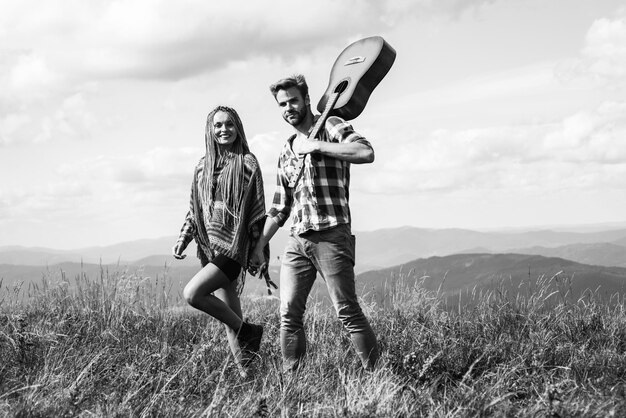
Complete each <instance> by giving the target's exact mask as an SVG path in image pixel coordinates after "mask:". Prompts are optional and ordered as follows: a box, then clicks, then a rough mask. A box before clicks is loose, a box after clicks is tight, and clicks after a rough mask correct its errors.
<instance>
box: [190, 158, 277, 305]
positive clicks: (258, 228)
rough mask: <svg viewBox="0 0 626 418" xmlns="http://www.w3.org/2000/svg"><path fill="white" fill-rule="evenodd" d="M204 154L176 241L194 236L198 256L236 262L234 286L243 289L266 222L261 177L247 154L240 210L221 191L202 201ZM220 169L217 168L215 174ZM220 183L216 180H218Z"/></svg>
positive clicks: (196, 172) (197, 168) (192, 185)
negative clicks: (238, 270) (237, 270)
mask: <svg viewBox="0 0 626 418" xmlns="http://www.w3.org/2000/svg"><path fill="white" fill-rule="evenodd" d="M203 168H204V157H202V158H201V159H200V161H199V162H198V165H197V166H196V169H195V173H194V178H193V181H192V183H191V199H190V204H189V212H188V213H187V216H186V218H185V223H184V225H183V228H182V229H181V233H180V237H179V238H178V241H179V242H180V241H182V242H183V243H184V245H185V246H186V245H187V244H189V242H191V240H192V239H195V241H196V244H197V245H198V258H200V260H205V261H211V260H212V259H213V257H214V255H215V254H222V255H225V256H227V257H230V258H232V259H233V260H235V261H237V262H238V263H239V264H241V266H242V271H241V275H240V277H239V278H238V279H237V283H236V287H237V291H238V293H241V291H242V290H243V285H244V282H245V276H246V270H247V268H248V262H249V257H250V255H251V253H252V250H253V249H254V247H255V245H256V243H257V241H258V239H259V237H260V235H261V232H262V230H263V225H264V221H265V195H264V193H263V177H262V175H261V169H260V167H259V163H258V161H257V159H256V157H255V156H254V155H253V154H251V153H249V154H246V155H245V158H244V187H243V196H242V199H243V200H242V205H241V209H240V210H239V213H234V212H233V209H232V208H229V207H227V206H226V204H225V202H224V201H223V200H222V193H221V191H220V190H219V187H218V189H217V190H216V191H215V193H214V198H213V202H203V201H202V199H201V198H200V191H199V188H200V187H201V179H202V174H203V173H202V172H203ZM220 172H221V170H216V172H215V173H214V175H215V177H216V178H217V176H219V174H220ZM217 183H219V182H217ZM268 250H269V247H266V248H265V256H266V261H268V260H269V251H268Z"/></svg>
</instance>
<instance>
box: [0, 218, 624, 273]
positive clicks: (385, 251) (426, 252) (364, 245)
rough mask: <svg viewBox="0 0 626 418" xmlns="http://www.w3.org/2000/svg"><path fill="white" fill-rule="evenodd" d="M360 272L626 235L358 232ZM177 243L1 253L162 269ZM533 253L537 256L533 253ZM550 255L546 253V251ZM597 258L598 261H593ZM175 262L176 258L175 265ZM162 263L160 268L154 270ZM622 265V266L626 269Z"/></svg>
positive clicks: (46, 261)
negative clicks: (438, 258)
mask: <svg viewBox="0 0 626 418" xmlns="http://www.w3.org/2000/svg"><path fill="white" fill-rule="evenodd" d="M288 234H289V232H288V228H281V229H280V230H279V231H278V233H277V234H276V235H275V237H274V238H273V239H272V242H271V243H270V246H271V249H272V262H273V264H278V261H279V260H278V258H277V257H279V256H280V255H281V254H282V252H283V249H284V247H285V243H286V241H287V238H288ZM355 235H356V236H357V245H356V251H357V265H356V269H357V271H358V272H364V271H367V270H372V269H380V268H384V267H391V266H394V265H399V264H402V263H406V262H408V261H411V260H415V259H418V258H426V257H432V256H445V255H451V254H457V253H463V252H465V253H467V252H488V253H503V252H513V251H515V252H522V250H518V249H526V248H531V249H533V248H534V251H535V252H540V248H545V249H546V250H545V252H542V254H543V255H547V256H552V255H553V254H554V255H559V256H560V255H561V254H560V253H558V252H554V253H552V252H550V251H551V250H548V249H549V248H555V247H561V246H568V245H574V244H608V243H612V244H614V245H620V246H623V247H625V248H626V229H613V230H606V231H595V230H592V231H589V232H567V231H550V230H540V231H507V232H478V231H471V230H465V229H424V228H414V227H402V228H390V229H380V230H376V231H366V232H358V231H357V232H356V233H355ZM175 241H176V237H175V236H171V237H161V238H155V239H144V240H137V241H131V242H124V243H119V244H116V245H111V246H104V247H89V248H82V249H75V250H52V249H46V248H24V247H0V264H14V265H31V266H36V265H38V266H45V265H54V264H58V263H61V262H66V261H67V262H74V263H80V262H81V261H82V262H84V263H93V264H99V263H104V264H121V265H124V264H129V263H137V262H138V261H139V260H143V261H142V264H147V265H148V264H149V265H155V266H162V265H163V262H162V261H163V259H162V258H159V257H162V256H160V254H163V255H166V256H167V255H169V254H170V253H171V248H172V246H173V245H174V242H175ZM604 250H610V251H611V254H615V257H618V256H619V254H618V253H619V251H620V249H619V248H615V247H612V248H609V247H606V248H604V249H601V248H598V249H594V248H593V247H592V246H589V247H586V248H584V247H579V248H578V249H576V251H574V249H573V248H570V249H565V250H563V251H569V253H564V254H563V256H565V255H568V256H572V257H573V256H574V255H575V256H576V257H577V258H576V260H580V261H585V262H586V261H587V260H588V261H589V262H590V263H592V264H602V263H604V261H602V257H601V252H602V251H604ZM529 251H531V250H529ZM541 251H544V250H541ZM195 252H196V249H195V245H194V243H191V244H190V246H189V248H187V251H186V254H187V255H188V257H187V260H192V259H195ZM593 254H595V256H594V255H593ZM605 258H606V260H607V261H606V262H607V263H608V262H610V263H613V264H614V263H615V261H614V258H612V257H608V256H607V257H605ZM171 260H172V259H171V258H170V261H171ZM153 263H156V264H153ZM620 265H621V264H620Z"/></svg>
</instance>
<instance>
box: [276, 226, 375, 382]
mask: <svg viewBox="0 0 626 418" xmlns="http://www.w3.org/2000/svg"><path fill="white" fill-rule="evenodd" d="M354 250H355V241H354V235H352V234H351V231H350V226H349V225H340V226H337V227H334V228H331V229H328V230H324V231H320V232H317V231H309V232H307V233H305V234H304V235H301V236H297V235H293V234H292V236H291V237H289V240H288V242H287V247H286V248H285V253H284V255H283V262H282V267H281V271H280V317H281V322H280V341H281V350H282V353H283V362H284V369H285V370H293V369H295V368H296V367H297V366H298V364H299V362H300V360H301V358H302V357H303V356H304V354H305V352H306V337H305V334H304V328H303V317H304V311H305V309H306V301H307V297H308V296H309V293H310V292H311V288H312V287H313V283H314V282H315V276H316V273H317V272H319V273H320V275H321V276H322V277H323V279H324V281H325V282H326V287H327V288H328V293H329V294H330V298H331V300H332V302H333V305H334V307H335V310H336V312H337V316H338V318H339V319H340V320H341V322H342V323H343V325H344V327H345V328H346V330H347V331H348V332H349V333H350V338H351V339H352V343H353V345H354V347H355V348H356V351H357V353H358V355H359V356H360V358H361V362H362V363H363V367H365V368H367V369H371V368H373V367H374V364H375V363H376V360H377V359H378V345H377V342H376V336H375V335H374V332H373V331H372V328H371V326H370V324H369V322H368V321H367V318H366V317H365V315H363V312H362V311H361V307H360V306H359V302H358V300H357V296H356V291H355V284H354Z"/></svg>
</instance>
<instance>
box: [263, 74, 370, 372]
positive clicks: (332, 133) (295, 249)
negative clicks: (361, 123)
mask: <svg viewBox="0 0 626 418" xmlns="http://www.w3.org/2000/svg"><path fill="white" fill-rule="evenodd" d="M270 91H271V92H272V94H273V95H274V98H275V99H276V103H277V104H278V107H279V108H280V110H281V113H282V116H283V118H284V119H285V121H286V122H287V123H289V124H290V125H291V126H292V127H293V128H294V131H295V133H294V135H292V136H291V137H290V138H289V139H288V140H287V142H286V143H285V145H284V147H283V149H282V151H281V153H280V156H279V159H278V174H277V185H276V192H275V194H274V200H273V203H272V206H271V208H270V210H269V211H268V214H267V218H266V221H265V226H264V231H263V234H262V236H261V238H260V240H259V242H258V244H257V247H256V249H255V251H254V255H253V258H252V263H253V265H256V266H259V267H260V266H262V262H263V261H262V260H264V258H263V257H262V252H261V250H262V248H263V247H264V246H265V245H266V244H267V243H268V242H269V240H270V239H271V237H272V236H273V235H274V234H275V233H276V231H277V230H278V228H280V227H281V226H283V225H284V224H285V222H286V221H287V219H288V218H289V216H290V215H293V226H292V229H291V236H290V237H289V241H288V243H287V247H286V248H285V252H284V254H283V258H282V267H281V272H280V301H281V302H280V316H281V323H280V340H281V351H282V354H283V365H284V369H285V370H295V369H296V368H297V366H298V365H299V363H300V361H301V359H302V357H303V356H304V354H305V352H306V336H305V333H304V327H303V325H304V324H303V317H304V311H305V309H306V301H307V297H308V295H309V293H310V291H311V288H312V286H313V283H314V281H315V277H316V274H317V273H320V275H321V276H322V277H323V278H324V281H325V282H326V286H327V288H328V292H329V294H330V297H331V299H332V302H333V305H334V307H335V310H336V312H337V316H338V317H339V319H340V320H341V321H342V323H343V325H344V327H345V328H346V330H347V331H348V332H349V333H350V337H351V339H352V343H353V345H354V347H355V349H356V351H357V353H358V355H359V356H360V358H361V362H362V364H363V367H365V368H366V369H372V368H373V367H374V365H375V363H376V360H377V359H378V344H377V342H376V336H375V335H374V332H373V331H372V328H371V326H370V324H369V322H368V320H367V318H366V317H365V315H364V314H363V312H362V310H361V307H360V306H359V303H358V300H357V296H356V291H355V283H354V256H355V241H354V235H352V233H351V226H350V224H351V218H350V208H349V206H348V198H349V186H350V184H349V183H350V164H351V163H355V164H362V163H371V162H373V161H374V150H373V149H372V146H371V145H370V143H369V142H368V141H367V140H366V139H365V138H363V137H362V136H360V135H359V134H357V133H356V132H354V130H353V129H352V126H351V125H350V124H348V123H347V122H345V121H344V120H342V119H341V118H339V117H332V116H331V117H329V118H328V120H327V121H326V123H325V129H320V133H319V135H318V137H317V138H316V139H313V140H310V139H308V136H309V132H310V131H311V130H312V127H313V125H314V123H315V122H316V120H317V118H318V117H319V116H314V115H313V113H312V111H311V104H310V98H309V94H308V86H307V84H306V81H305V79H304V77H303V76H302V75H295V76H293V77H289V78H285V79H283V80H280V81H278V82H277V83H276V84H273V85H272V86H270ZM300 158H305V167H304V172H303V174H302V177H301V178H300V180H299V182H298V183H297V184H296V185H295V186H294V187H290V186H289V179H290V176H291V174H292V173H293V172H294V170H295V166H296V164H297V162H298V159H300Z"/></svg>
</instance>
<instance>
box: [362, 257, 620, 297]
mask: <svg viewBox="0 0 626 418" xmlns="http://www.w3.org/2000/svg"><path fill="white" fill-rule="evenodd" d="M559 272H561V274H560V277H561V278H565V277H569V278H571V279H572V280H571V288H570V291H571V293H572V295H580V294H582V292H584V291H585V290H586V289H592V290H593V289H596V288H599V289H600V293H602V294H605V295H611V294H614V293H620V294H626V269H625V268H620V267H602V266H590V265H586V264H581V263H576V262H574V261H569V260H565V259H562V258H557V257H543V256H538V255H526V254H455V255H450V256H445V257H430V258H425V259H418V260H414V261H411V262H409V263H405V264H402V265H399V266H395V267H390V268H385V269H380V270H376V271H369V272H365V273H362V274H359V275H358V276H357V282H358V285H359V286H360V287H362V288H365V289H370V290H372V291H374V290H375V289H376V288H379V287H380V286H381V283H385V282H387V283H390V282H398V281H403V282H408V283H414V282H415V281H419V282H420V283H422V285H423V286H424V287H425V288H427V289H430V290H438V289H441V291H442V292H444V293H445V294H447V295H456V294H459V293H460V292H462V291H468V290H471V289H472V288H474V287H477V288H479V289H481V288H483V289H487V288H494V287H496V286H503V287H504V288H506V289H509V290H515V291H518V290H523V289H524V286H528V285H529V284H530V285H532V284H533V283H536V281H537V279H538V278H540V277H546V278H550V277H552V276H554V275H556V274H557V273H559ZM521 285H522V286H521ZM520 286H521V287H520ZM568 286H569V285H568Z"/></svg>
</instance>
